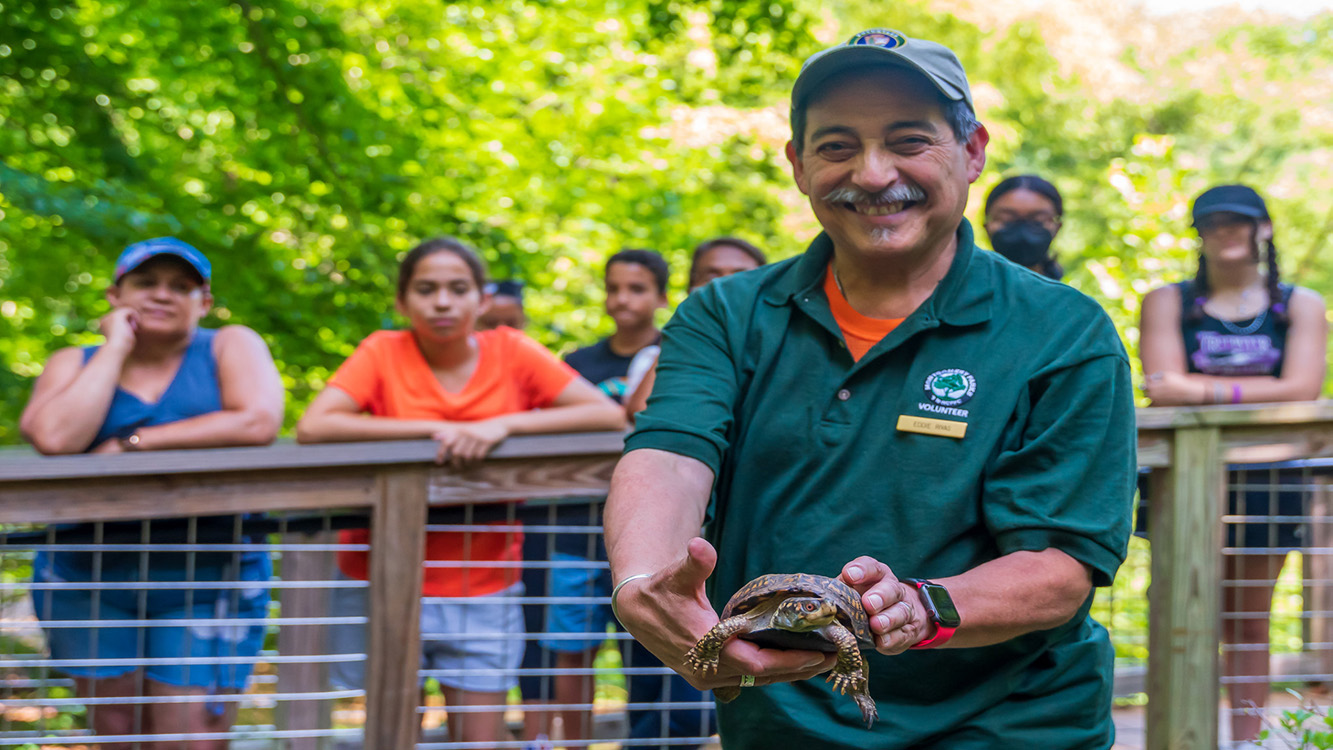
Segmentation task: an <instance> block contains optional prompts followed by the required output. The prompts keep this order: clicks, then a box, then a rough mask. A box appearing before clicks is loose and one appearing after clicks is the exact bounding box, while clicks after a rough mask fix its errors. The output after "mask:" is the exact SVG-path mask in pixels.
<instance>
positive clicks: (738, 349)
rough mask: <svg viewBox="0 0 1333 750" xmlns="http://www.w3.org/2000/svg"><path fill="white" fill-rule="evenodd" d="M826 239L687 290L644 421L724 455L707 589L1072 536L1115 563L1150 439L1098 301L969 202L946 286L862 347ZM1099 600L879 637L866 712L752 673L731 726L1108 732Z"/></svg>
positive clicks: (948, 737) (643, 437)
mask: <svg viewBox="0 0 1333 750" xmlns="http://www.w3.org/2000/svg"><path fill="white" fill-rule="evenodd" d="M831 254H832V243H831V241H830V240H829V239H828V238H827V236H825V235H820V236H819V237H818V238H817V239H816V240H815V241H814V243H813V244H812V245H811V246H810V248H809V249H808V250H807V251H806V252H805V253H804V254H803V255H802V256H800V257H798V258H793V259H791V260H788V261H784V262H781V263H775V264H773V265H771V266H766V267H764V268H761V269H758V270H755V271H750V272H747V273H743V274H738V275H735V276H732V277H728V278H725V279H721V280H718V281H714V282H712V283H710V284H708V285H707V286H705V287H704V288H702V289H701V290H699V291H697V292H695V293H694V295H692V296H691V297H690V298H689V299H687V300H686V301H685V302H684V303H683V304H682V305H681V306H680V309H679V310H678V311H677V313H676V315H675V316H674V317H673V318H672V320H671V322H670V323H669V324H668V325H667V327H666V330H665V331H664V334H663V341H662V354H661V359H660V361H659V363H658V369H657V382H656V384H655V385H654V387H653V394H652V398H651V400H650V401H649V403H648V409H647V410H646V411H645V412H644V413H642V414H641V415H640V416H639V419H638V429H637V430H636V431H635V432H634V433H633V434H632V435H631V436H630V437H629V439H628V440H627V443H626V451H632V450H636V449H639V448H656V449H660V450H666V451H671V452H673V453H677V454H680V455H684V456H689V457H692V458H696V459H698V460H700V461H702V462H703V463H705V464H707V465H708V467H709V468H711V469H712V470H713V472H714V474H715V476H716V477H717V479H716V483H715V485H714V495H713V499H712V501H711V503H710V505H709V513H708V526H707V529H706V534H707V536H708V538H709V540H710V541H711V542H712V543H713V544H714V545H715V546H716V547H717V548H718V565H717V570H716V572H715V573H714V575H713V578H712V579H711V589H710V596H711V598H712V602H713V605H714V606H715V607H716V608H717V609H718V610H721V608H722V605H723V604H724V603H725V602H726V600H727V599H728V597H730V595H731V594H732V593H733V592H735V591H736V590H737V589H738V588H740V587H741V586H742V585H743V584H744V583H745V582H746V581H749V580H750V579H751V578H753V577H755V576H757V575H761V574H764V573H789V572H804V573H818V574H823V575H828V576H836V575H837V574H838V572H839V571H840V570H841V568H842V566H843V565H844V564H845V563H847V562H848V561H850V560H852V559H853V558H855V557H857V556H859V555H871V556H873V557H875V558H877V559H879V560H881V561H883V562H885V563H887V564H888V565H889V566H890V567H891V568H892V569H893V571H894V573H895V574H897V575H898V576H910V577H917V578H940V577H945V576H951V575H955V574H959V573H962V572H964V571H967V570H970V569H972V568H974V567H976V566H978V565H980V564H982V563H984V562H986V561H988V560H993V559H995V558H996V557H999V556H1001V555H1004V554H1007V553H1011V552H1015V551H1019V550H1041V549H1045V548H1048V547H1055V548H1057V549H1061V550H1063V551H1065V552H1067V553H1068V554H1069V555H1071V556H1073V557H1074V558H1075V559H1077V560H1079V561H1081V562H1083V563H1084V564H1085V565H1087V566H1088V568H1090V569H1091V570H1092V575H1093V580H1094V583H1096V584H1097V585H1099V586H1105V585H1108V584H1109V583H1110V582H1111V579H1112V578H1113V577H1114V575H1115V572H1116V569H1117V568H1118V567H1119V565H1120V563H1121V562H1122V561H1123V559H1124V555H1125V551H1126V548H1127V545H1128V540H1129V533H1130V515H1131V504H1132V498H1133V492H1134V473H1135V444H1136V438H1135V426H1134V410H1133V402H1132V387H1131V384H1130V370H1129V362H1128V359H1127V357H1126V355H1125V351H1124V348H1123V346H1122V345H1121V343H1120V339H1119V337H1118V336H1117V335H1116V331H1115V328H1114V327H1113V326H1112V324H1111V321H1110V320H1109V319H1108V318H1107V316H1106V314H1105V313H1104V312H1103V311H1102V310H1101V308H1100V307H1098V306H1097V304H1096V303H1095V302H1094V301H1093V300H1091V299H1089V298H1088V297H1086V296H1084V295H1083V294H1081V293H1079V292H1077V291H1075V290H1074V289H1071V288H1069V287H1067V286H1065V285H1062V284H1059V283H1056V282H1052V281H1049V280H1047V279H1045V278H1042V277H1041V276H1038V275H1037V274H1035V273H1032V272H1030V271H1027V270H1025V269H1022V268H1020V267H1018V266H1016V265H1014V264H1012V263H1009V262H1008V261H1006V260H1004V259H1003V258H1001V257H1000V256H999V255H996V254H994V253H990V252H981V251H978V250H977V249H976V248H975V246H974V244H973V239H972V229H971V227H970V226H969V225H968V223H967V222H966V221H964V222H963V224H962V225H961V227H960V228H959V232H958V251H957V255H956V257H955V259H954V261H953V264H952V265H951V267H950V269H949V272H948V274H947V275H946V276H945V278H944V279H943V281H941V283H940V285H939V286H938V287H937V288H936V290H935V292H934V293H933V294H932V295H931V297H930V298H929V299H927V300H926V302H925V303H923V304H922V305H921V307H920V308H919V309H917V310H916V311H915V312H914V313H912V315H910V316H909V317H908V318H907V319H906V320H904V321H903V322H902V324H901V325H899V326H898V328H897V329H896V330H894V331H893V332H892V333H890V334H889V335H888V336H887V337H886V338H885V339H884V340H883V341H881V342H879V343H878V344H876V345H875V346H874V347H873V348H872V349H871V350H870V351H869V352H867V354H866V355H865V356H864V357H862V358H861V360H860V361H859V362H853V361H852V357H851V355H850V354H849V353H848V352H847V349H846V347H845V345H844V343H843V340H842V336H841V334H840V332H839V330H838V327H837V324H836V323H835V321H834V319H833V316H832V314H831V313H830V312H829V305H828V299H827V298H826V297H825V295H824V292H823V289H822V279H823V274H824V270H825V268H826V267H827V265H828V262H829V259H830V257H831ZM928 420H936V421H935V422H930V421H928ZM963 425H965V432H964V434H963V435H962V437H957V434H958V432H959V430H960V428H962V426H963ZM913 430H917V431H913ZM928 433H934V434H928ZM939 433H951V434H939ZM1090 605H1091V597H1089V600H1088V601H1087V602H1085V604H1084V606H1083V608H1082V609H1081V610H1080V612H1079V614H1078V616H1076V617H1075V618H1074V619H1073V620H1072V621H1071V622H1069V623H1068V624H1066V625H1063V626H1061V627H1058V628H1055V629H1053V630H1049V631H1043V632H1037V633H1030V634H1028V635H1025V636H1021V637H1019V638H1015V639H1013V640H1011V641H1008V642H1005V643H1002V644H998V645H995V646H988V647H984V648H972V649H941V650H923V651H910V652H908V653H905V654H900V655H898V656H893V657H885V656H881V655H879V654H872V655H871V656H870V658H869V665H870V693H871V695H872V696H873V697H874V698H875V700H876V701H877V702H878V703H879V713H880V722H879V723H878V724H876V725H875V727H874V729H872V730H867V729H865V727H864V725H863V724H862V722H861V718H860V713H859V711H858V710H857V708H856V705H855V704H854V703H853V702H852V701H851V699H849V698H847V697H845V696H841V695H836V694H834V693H832V691H831V690H830V689H829V687H828V686H827V685H826V684H825V683H824V681H822V680H818V679H815V680H807V681H805V682H801V683H792V684H784V685H773V686H769V687H763V688H755V689H749V690H745V691H743V692H742V696H741V697H740V698H738V699H737V700H736V701H735V702H733V703H729V704H722V705H720V706H719V724H720V727H721V731H722V739H723V742H724V745H725V747H726V748H727V750H743V749H746V748H755V749H756V750H758V749H760V748H762V749H764V750H770V749H771V748H786V747H792V748H806V747H848V748H876V749H882V750H890V749H897V748H950V749H951V750H953V749H962V748H987V749H988V750H989V749H991V748H1004V747H1014V748H1024V750H1029V749H1030V748H1042V750H1059V749H1060V748H1070V749H1071V750H1072V749H1073V748H1078V750H1089V749H1093V748H1108V747H1110V746H1111V744H1112V735H1113V731H1114V730H1113V728H1112V724H1111V715H1110V690H1111V669H1112V651H1111V646H1110V641H1109V638H1108V636H1107V633H1106V631H1105V629H1103V628H1102V627H1101V626H1100V625H1099V624H1097V623H1096V622H1095V621H1093V620H1092V619H1091V618H1089V617H1087V612H1088V608H1089V606H1090ZM1014 606H1016V607H1021V606H1023V603H1022V602H1015V603H1014ZM964 616H966V613H964Z"/></svg>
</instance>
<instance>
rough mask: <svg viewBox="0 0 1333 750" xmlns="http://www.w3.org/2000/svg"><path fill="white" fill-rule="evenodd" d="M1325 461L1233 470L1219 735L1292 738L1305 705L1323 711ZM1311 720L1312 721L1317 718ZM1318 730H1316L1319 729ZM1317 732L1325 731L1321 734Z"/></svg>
mask: <svg viewBox="0 0 1333 750" xmlns="http://www.w3.org/2000/svg"><path fill="white" fill-rule="evenodd" d="M1329 476H1330V474H1329V462H1327V461H1325V460H1310V461H1291V462H1285V463H1275V464H1248V465H1235V466H1232V467H1230V470H1229V471H1228V474H1227V491H1226V497H1227V500H1226V508H1225V509H1224V511H1223V512H1224V515H1223V517H1222V522H1223V549H1222V589H1223V590H1222V613H1221V641H1222V644H1221V654H1222V669H1221V674H1222V678H1221V683H1222V686H1223V688H1224V692H1225V695H1226V703H1225V704H1224V707H1223V708H1224V711H1223V720H1222V736H1223V738H1224V739H1226V740H1228V741H1229V742H1230V743H1231V744H1230V745H1228V746H1234V747H1244V746H1245V745H1244V744H1243V742H1245V741H1250V740H1252V739H1254V738H1255V737H1256V736H1258V734H1259V733H1260V732H1263V731H1267V732H1268V734H1269V736H1270V739H1269V742H1270V743H1274V742H1282V741H1285V740H1286V739H1290V738H1291V736H1292V733H1291V732H1290V731H1289V726H1288V727H1284V723H1288V724H1289V723H1290V721H1291V720H1292V719H1293V718H1296V714H1295V711H1297V710H1299V709H1300V706H1301V704H1302V703H1304V704H1307V705H1309V706H1310V707H1312V708H1313V709H1314V712H1315V713H1316V714H1318V713H1321V712H1325V713H1326V709H1320V708H1318V706H1317V705H1316V704H1320V703H1322V704H1323V705H1324V706H1325V707H1326V706H1327V704H1328V699H1327V693H1326V690H1327V686H1328V684H1329V682H1330V680H1333V665H1331V664H1330V659H1329V658H1330V654H1331V653H1333V652H1331V651H1330V647H1331V645H1333V644H1330V641H1333V636H1330V633H1329V620H1328V617H1329V615H1328V610H1329V606H1328V602H1329V587H1330V585H1333V569H1330V557H1329V555H1330V552H1333V544H1330V533H1333V529H1331V528H1330V526H1329V524H1330V521H1331V520H1333V519H1331V518H1330V510H1329V507H1328V505H1329V494H1328V484H1329ZM1315 718H1317V717H1315ZM1321 725H1322V722H1321ZM1321 728H1322V726H1321Z"/></svg>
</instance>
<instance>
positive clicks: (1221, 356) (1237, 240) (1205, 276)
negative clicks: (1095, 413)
mask: <svg viewBox="0 0 1333 750" xmlns="http://www.w3.org/2000/svg"><path fill="white" fill-rule="evenodd" d="M1193 214H1194V227H1195V228H1196V229H1197V230H1198V232H1199V240H1200V245H1201V247H1200V254H1199V270H1198V272H1197V273H1196V275H1195V278H1194V279H1193V280H1192V281H1186V282H1182V283H1179V284H1172V285H1169V286H1164V287H1160V288H1158V289H1154V290H1153V291H1152V292H1150V293H1149V294H1148V295H1147V296H1146V297H1145V298H1144V300H1143V313H1142V322H1141V325H1140V334H1141V339H1140V355H1141V357H1142V359H1143V372H1144V373H1145V385H1144V392H1145V393H1146V394H1147V396H1148V397H1149V398H1150V399H1152V403H1153V405H1154V406H1182V405H1202V404H1238V403H1255V402H1280V401H1308V400H1312V399H1316V398H1318V397H1319V394H1320V391H1321V390H1322V389H1323V384H1324V370H1325V348H1326V345H1327V344H1326V342H1327V338H1328V325H1327V322H1326V321H1325V318H1324V302H1323V299H1322V298H1321V297H1320V296H1319V295H1318V294H1316V293H1315V292H1312V291H1310V290H1309V289H1303V288H1301V287H1293V286H1291V285H1289V284H1284V283H1281V281H1280V279H1279V275H1278V265H1277V249H1276V247H1275V246H1274V244H1273V222H1272V219H1270V218H1269V215H1268V207H1267V206H1266V205H1265V204H1264V201H1263V199H1262V198H1260V197H1259V194H1258V193H1256V192H1255V191H1254V190H1252V189H1250V188H1248V187H1245V186H1244V185H1223V186H1220V187H1215V188H1212V189H1211V190H1208V191H1206V192H1204V193H1203V194H1202V195H1200V196H1199V197H1198V199H1197V200H1195V202H1194V211H1193ZM1261 245H1262V246H1263V250H1264V252H1263V253H1261V252H1260V249H1261ZM1261 255H1262V256H1263V258H1264V262H1265V264H1266V270H1265V271H1260V269H1259V265H1260V262H1261V261H1260V258H1261ZM1244 474H1245V472H1243V471H1232V472H1231V477H1230V479H1229V484H1230V486H1232V487H1236V486H1238V485H1243V484H1244V476H1243V475H1244ZM1265 476H1267V474H1266V472H1265ZM1300 479H1301V477H1300V476H1299V472H1296V476H1294V477H1283V476H1280V477H1279V483H1283V484H1286V483H1296V482H1299V481H1300ZM1292 480H1294V482H1293V481H1292ZM1263 484H1264V485H1265V486H1264V487H1263V488H1262V489H1256V490H1253V491H1243V490H1242V491H1233V492H1231V493H1230V494H1231V495H1232V497H1231V504H1232V507H1231V510H1230V512H1231V513H1239V514H1243V515H1247V516H1271V515H1283V516H1287V515H1290V516H1297V515H1303V514H1304V513H1305V511H1304V503H1303V497H1302V493H1301V491H1300V490H1296V489H1293V490H1287V491H1280V492H1276V493H1273V492H1270V491H1269V487H1268V486H1267V485H1269V484H1271V482H1266V481H1265V482H1264V483H1263ZM1299 527H1300V525H1299V524H1294V523H1250V524H1234V525H1231V526H1229V528H1228V541H1227V545H1228V546H1243V547H1250V548H1261V549H1265V550H1271V552H1269V553H1264V554H1243V555H1229V556H1227V558H1226V568H1225V570H1224V578H1225V581H1226V583H1227V585H1226V586H1225V587H1224V591H1223V593H1224V596H1223V611H1224V612H1227V613H1235V614H1237V615H1239V617H1237V618H1234V619H1228V620H1226V621H1224V622H1223V628H1222V637H1223V640H1224V641H1225V642H1226V643H1229V644H1233V645H1242V646H1248V648H1240V649H1238V648H1229V649H1227V653H1226V666H1227V669H1226V674H1227V675H1229V676H1233V677H1256V676H1257V677H1267V676H1268V649H1267V645H1268V642H1269V633H1268V613H1269V611H1270V609H1271V607H1272V597H1273V586H1274V584H1275V582H1276V579H1277V575H1278V572H1279V571H1280V569H1281V567H1282V562H1283V560H1284V558H1285V552H1286V551H1288V550H1291V549H1293V548H1297V547H1299V546H1300V541H1299V540H1300V531H1299ZM1238 530H1239V531H1240V533H1237V531H1238ZM1233 583H1236V584H1238V585H1231V584H1233ZM1268 691H1269V685H1268V683H1267V682H1266V681H1264V680H1254V681H1249V682H1245V681H1242V682H1239V683H1233V684H1232V685H1231V686H1230V687H1229V688H1228V691H1227V692H1228V695H1229V697H1230V700H1231V706H1232V717H1231V727H1232V738H1233V739H1235V740H1238V741H1241V740H1252V739H1254V737H1255V736H1256V735H1258V733H1259V730H1260V729H1261V728H1262V727H1261V723H1262V721H1261V716H1260V715H1259V714H1258V713H1257V712H1253V711H1246V710H1243V709H1245V708H1246V707H1251V706H1252V707H1256V708H1259V709H1262V708H1263V707H1264V705H1265V703H1266V701H1267V697H1268ZM1238 709H1239V710H1238Z"/></svg>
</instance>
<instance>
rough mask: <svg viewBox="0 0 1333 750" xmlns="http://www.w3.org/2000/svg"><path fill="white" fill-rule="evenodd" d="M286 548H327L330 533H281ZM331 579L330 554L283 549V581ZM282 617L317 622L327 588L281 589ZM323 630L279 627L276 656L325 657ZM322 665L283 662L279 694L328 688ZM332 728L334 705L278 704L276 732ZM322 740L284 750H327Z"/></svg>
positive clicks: (296, 740) (290, 743)
mask: <svg viewBox="0 0 1333 750" xmlns="http://www.w3.org/2000/svg"><path fill="white" fill-rule="evenodd" d="M282 540H283V542H285V543H288V544H332V543H334V542H336V541H337V534H335V533H333V532H319V533H316V534H284V535H283V537H282ZM332 577H333V553H332V552H329V551H326V550H318V551H307V550H288V551H286V552H283V553H282V580H284V581H328V580H331V579H332ZM278 599H279V601H280V602H281V605H282V616H283V617H284V618H288V617H292V618H295V617H301V618H316V617H325V616H327V615H328V614H329V591H328V589H322V588H312V589H284V590H283V591H282V593H280V594H279V595H278ZM327 630H328V627H327V626H325V625H283V626H282V627H281V628H280V629H279V630H278V653H280V654H282V655H283V656H295V655H300V656H320V655H322V654H326V653H328V638H327V637H325V634H326V631H327ZM328 674H329V670H328V665H327V664H318V663H315V664H307V663H301V662H284V663H281V664H279V665H278V692H279V693H318V692H320V691H323V690H327V689H328V686H329V680H328ZM332 726H333V701H330V700H302V701H283V702H281V703H279V704H278V728H279V729H286V730H312V729H314V730H319V729H328V728H330V727H332ZM332 744H333V743H332V742H330V741H329V738H327V737H292V738H290V739H288V740H287V741H286V742H285V743H284V747H285V748H286V750H327V748H329V747H332Z"/></svg>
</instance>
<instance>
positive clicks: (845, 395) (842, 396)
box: [838, 388, 852, 401]
mask: <svg viewBox="0 0 1333 750" xmlns="http://www.w3.org/2000/svg"><path fill="white" fill-rule="evenodd" d="M851 397H852V392H851V391H849V390H847V389H846V388H843V389H842V390H840V391H838V400H839V401H846V400H847V399H849V398H851Z"/></svg>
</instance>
